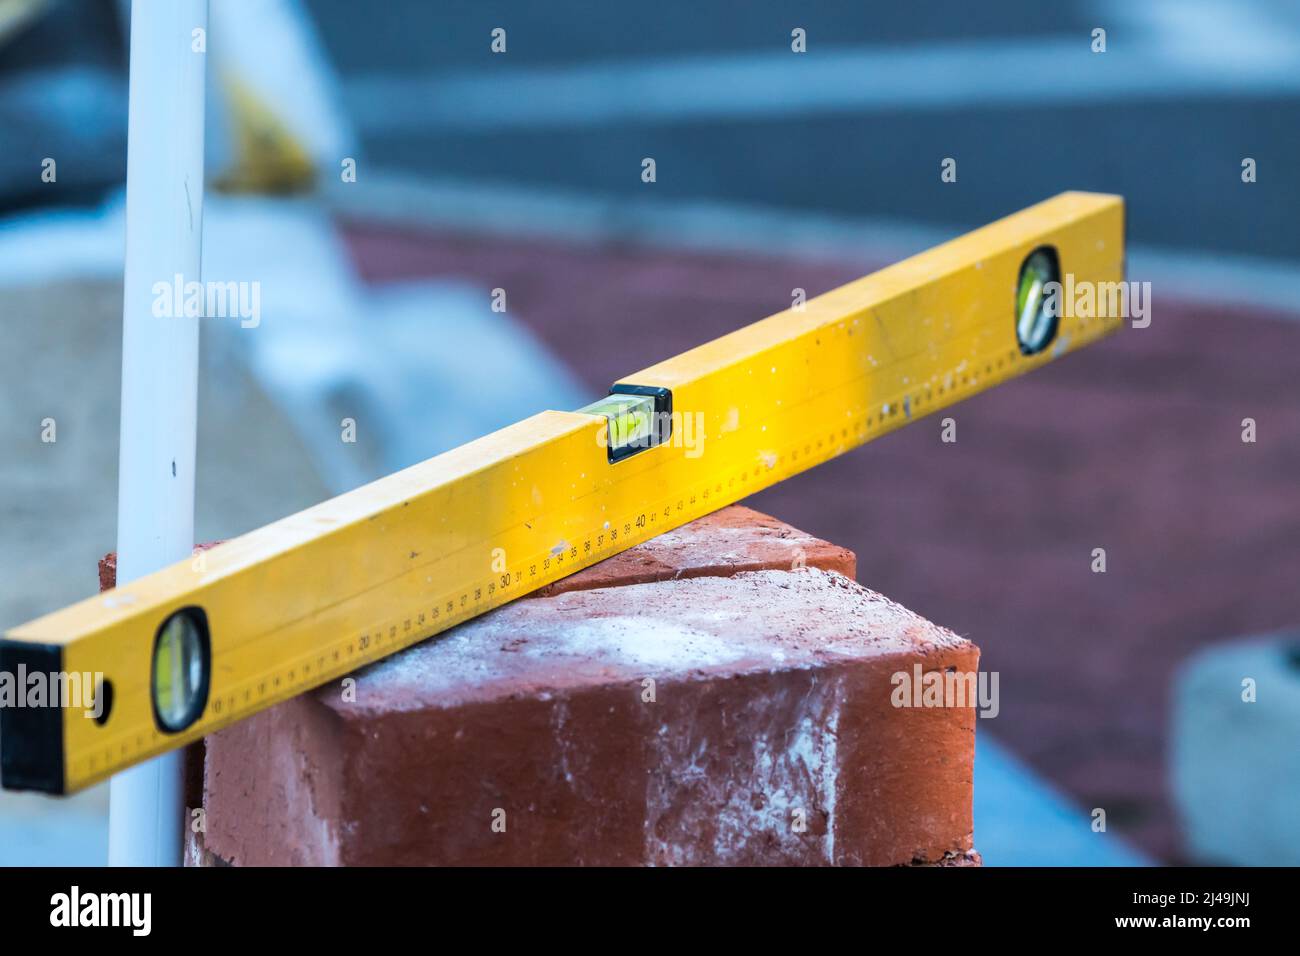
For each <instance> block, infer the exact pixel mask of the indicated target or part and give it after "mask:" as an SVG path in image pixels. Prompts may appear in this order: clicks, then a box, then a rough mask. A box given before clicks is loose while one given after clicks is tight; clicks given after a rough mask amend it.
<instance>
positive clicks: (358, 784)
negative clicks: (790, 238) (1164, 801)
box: [189, 506, 979, 865]
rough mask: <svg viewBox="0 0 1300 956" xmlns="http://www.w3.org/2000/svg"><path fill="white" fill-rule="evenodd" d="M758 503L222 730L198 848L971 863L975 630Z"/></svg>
mask: <svg viewBox="0 0 1300 956" xmlns="http://www.w3.org/2000/svg"><path fill="white" fill-rule="evenodd" d="M855 564H856V562H855V557H854V555H853V553H852V552H850V551H847V550H845V549H843V548H839V547H835V546H834V545H831V544H828V543H827V542H825V541H821V540H819V539H816V538H812V537H810V536H808V535H806V534H804V533H802V532H800V531H797V530H796V529H794V528H791V527H790V526H788V525H785V524H783V523H782V522H780V521H777V520H775V519H773V518H770V517H768V516H766V515H762V514H759V513H757V512H754V511H752V510H750V509H747V508H743V507H739V506H735V507H731V508H727V509H724V510H722V511H720V512H718V513H716V514H713V515H710V516H708V517H706V518H703V519H700V520H699V521H695V522H693V523H691V524H689V525H686V526H684V527H682V528H680V529H678V530H676V531H672V532H669V533H667V534H663V535H660V536H659V537H657V538H655V539H653V540H652V541H650V542H647V543H646V544H643V545H640V546H638V547H636V548H633V549H630V550H629V551H627V552H624V553H623V554H621V555H618V556H616V557H613V558H610V559H608V560H606V561H604V562H602V563H601V564H598V565H596V566H594V567H592V568H589V569H587V570H585V571H582V572H579V573H578V574H575V575H573V576H571V577H569V578H566V579H564V580H562V581H559V582H557V583H555V584H553V585H550V586H549V587H547V588H546V589H544V590H543V591H541V592H539V593H538V594H536V595H534V596H533V597H532V598H529V599H524V600H520V601H516V602H514V603H513V604H510V605H508V606H506V607H503V608H500V609H498V610H496V611H493V612H491V613H489V614H487V615H484V616H483V617H481V618H479V619H477V620H474V621H471V622H468V623H466V624H463V625H460V626H459V627H456V628H454V629H452V630H450V631H448V632H446V633H445V634H442V635H439V636H437V637H435V638H433V639H431V640H429V641H426V642H425V643H423V644H419V645H417V646H415V647H412V648H409V649H407V650H405V651H403V652H401V653H399V654H396V655H394V656H393V657H390V658H388V659H386V660H384V661H381V662H379V663H377V664H375V665H372V666H370V667H367V668H365V669H364V670H361V671H359V672H358V673H356V674H355V675H353V677H352V678H350V679H347V680H344V681H341V682H340V681H335V682H332V683H330V684H328V685H326V686H324V687H321V688H319V689H317V690H315V691H313V692H311V693H308V694H304V695H302V696H300V697H298V698H296V699H294V700H291V701H288V702H286V703H283V704H280V705H278V706H276V707H273V708H271V709H269V710H267V711H264V712H262V713H260V714H258V715H256V716H254V717H252V718H249V719H247V720H244V721H242V722H240V723H238V724H236V725H234V726H232V727H229V728H227V729H225V730H222V731H220V732H219V733H216V734H214V735H212V736H210V737H209V738H207V741H206V756H205V759H204V772H203V783H202V802H203V808H204V814H203V820H204V828H203V829H204V831H205V832H203V833H201V834H194V833H191V837H190V844H191V848H190V853H189V857H190V860H189V862H191V863H193V864H199V865H204V864H206V865H212V864H233V865H289V864H306V865H387V864H395V865H440V864H445V865H465V864H496V865H516V864H523V865H643V864H650V865H655V864H658V865H731V864H742V865H743V864H748V865H755V864H759V865H761V864H787V865H826V864H840V865H911V864H923V865H924V864H929V865H971V864H977V863H978V861H979V857H978V855H977V854H976V853H975V852H974V850H973V848H972V845H971V769H972V761H973V756H974V734H975V720H974V717H975V713H974V710H973V709H972V707H971V706H960V707H952V706H946V707H937V708H933V707H907V706H903V707H900V706H896V703H897V695H896V694H895V693H894V691H895V688H896V679H895V675H898V674H905V675H907V676H908V678H909V679H910V678H911V677H912V675H913V674H914V673H915V668H916V666H917V665H919V667H920V669H921V672H922V673H940V674H948V673H952V672H954V671H955V672H958V673H968V672H974V671H975V670H976V669H977V667H978V658H979V651H978V648H976V647H975V646H974V645H973V644H971V643H970V642H969V641H966V640H963V639H962V638H959V637H957V636H956V635H954V634H952V633H951V632H949V631H947V630H944V629H943V628H940V627H937V626H936V625H934V624H931V623H929V622H928V621H926V620H924V619H922V618H920V617H918V616H917V615H915V614H913V613H912V612H910V611H908V610H906V609H905V608H902V607H899V606H898V605H897V604H894V603H893V602H891V601H889V600H887V599H886V598H884V597H881V596H880V595H878V594H876V593H874V592H872V591H869V590H867V589H866V588H864V587H862V586H860V585H858V584H857V583H855V581H854V580H853V578H854V573H855Z"/></svg>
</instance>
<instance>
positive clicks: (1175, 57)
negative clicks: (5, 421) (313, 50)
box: [344, 7, 1300, 135]
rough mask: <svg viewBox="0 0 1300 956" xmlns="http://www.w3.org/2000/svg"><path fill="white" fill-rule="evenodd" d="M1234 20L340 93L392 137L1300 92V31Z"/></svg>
mask: <svg viewBox="0 0 1300 956" xmlns="http://www.w3.org/2000/svg"><path fill="white" fill-rule="evenodd" d="M1237 15H1238V13H1237V9H1236V7H1233V8H1232V9H1228V10H1225V11H1224V12H1223V17H1224V21H1225V22H1224V23H1223V24H1218V23H1215V24H1214V28H1213V29H1212V30H1209V32H1208V36H1207V34H1204V33H1202V34H1197V35H1194V36H1192V35H1189V34H1188V33H1187V32H1186V31H1182V32H1178V31H1171V32H1168V33H1158V32H1157V33H1153V32H1152V31H1151V30H1150V29H1148V28H1147V27H1146V26H1136V25H1135V27H1134V32H1133V33H1129V34H1125V33H1123V32H1122V31H1119V30H1116V31H1115V32H1113V33H1111V34H1110V35H1109V37H1108V43H1109V50H1108V52H1106V53H1105V54H1094V53H1093V52H1091V49H1090V43H1091V39H1090V36H1089V34H1088V33H1087V32H1086V31H1081V32H1080V33H1079V35H1078V36H1070V37H1052V38H1038V39H1032V40H1010V41H1007V40H998V41H958V42H945V43H933V44H924V45H915V46H892V47H875V46H871V47H834V46H830V45H827V46H824V47H821V48H820V49H815V51H814V52H810V53H808V54H807V55H802V56H796V55H794V54H792V53H790V52H788V51H786V50H783V49H777V50H773V51H772V52H765V53H740V54H737V53H727V54H710V55H708V56H692V57H681V58H676V59H655V60H640V61H637V60H625V61H624V60H620V61H617V62H609V63H599V64H575V65H569V66H562V67H531V68H517V69H508V70H503V71H502V72H499V73H493V74H491V75H485V71H483V70H476V71H474V72H463V73H447V74H426V75H396V74H387V73H385V74H369V75H366V74H363V75H359V76H356V77H352V78H350V79H347V80H345V86H344V98H345V101H346V103H347V105H348V108H349V111H350V113H351V114H352V115H353V116H354V117H356V121H357V123H358V125H359V126H360V128H361V130H362V132H363V134H367V133H368V134H371V135H374V134H386V135H391V134H397V133H410V132H413V131H419V130H439V129H461V130H475V131H496V130H504V129H528V128H544V127H590V126H600V125H607V124H611V123H617V122H641V123H644V122H667V121H684V120H704V119H711V118H718V117H726V118H731V119H752V118H756V117H781V116H807V115H818V114H822V115H824V114H828V113H856V114H861V113H868V112H897V111H900V110H908V111H913V112H915V111H917V110H925V109H931V110H951V109H958V108H962V107H974V106H978V107H991V106H992V107H997V106H1026V105H1036V104H1070V103H1097V102H1105V101H1113V100H1121V99H1122V100H1131V99H1133V98H1146V99H1167V98H1179V99H1183V98H1187V97H1191V96H1208V97H1216V98H1230V97H1234V96H1245V95H1251V96H1260V95H1277V94H1293V93H1296V92H1300V69H1297V68H1296V63H1297V62H1300V37H1297V35H1296V34H1295V33H1294V32H1292V31H1287V30H1282V29H1279V30H1276V31H1272V32H1269V31H1262V32H1264V33H1265V34H1266V36H1267V42H1245V43H1243V42H1228V41H1227V40H1226V39H1225V42H1223V43H1219V42H1218V41H1219V40H1220V38H1221V37H1222V38H1231V37H1234V36H1235V37H1237V38H1238V40H1240V37H1241V34H1240V32H1234V31H1233V29H1232V28H1231V27H1230V26H1228V25H1227V24H1228V23H1229V22H1230V21H1232V20H1233V19H1234V18H1235V17H1236V16H1237ZM1255 32H1256V31H1252V32H1251V33H1250V34H1248V37H1250V36H1255ZM1134 34H1137V35H1136V36H1135V35H1134ZM1207 39H1209V40H1212V41H1214V42H1209V43H1207V42H1205V41H1206V40H1207Z"/></svg>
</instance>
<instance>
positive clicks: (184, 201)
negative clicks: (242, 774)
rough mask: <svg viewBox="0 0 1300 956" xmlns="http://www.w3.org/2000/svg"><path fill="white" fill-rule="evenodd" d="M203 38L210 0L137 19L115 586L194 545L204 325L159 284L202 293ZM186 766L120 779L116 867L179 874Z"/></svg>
mask: <svg viewBox="0 0 1300 956" xmlns="http://www.w3.org/2000/svg"><path fill="white" fill-rule="evenodd" d="M207 25H208V4H207V0H133V3H132V6H131V92H130V118H129V120H128V128H127V171H126V274H125V288H124V291H123V296H122V428H121V451H120V457H119V460H118V488H117V580H118V583H119V584H122V583H125V582H127V581H130V580H132V579H133V578H138V577H140V576H141V575H144V574H148V573H150V572H152V571H156V570H157V569H159V568H162V567H165V566H166V565H169V564H173V563H175V562H176V561H179V560H181V559H183V558H186V557H188V556H189V555H190V552H191V550H192V548H193V546H194V442H195V437H194V436H195V415H196V411H197V407H196V406H197V398H198V395H197V393H198V358H199V320H198V318H196V317H188V318H187V317H183V316H170V317H160V316H157V315H155V312H154V302H155V299H156V298H158V295H159V292H158V290H156V289H155V284H156V283H165V284H166V294H167V295H169V296H172V301H173V302H174V301H175V297H176V296H177V295H179V297H180V298H181V300H182V301H183V300H184V298H185V295H184V293H185V290H184V288H182V289H181V290H180V291H179V293H176V292H175V291H174V290H173V288H172V287H173V285H174V284H175V282H176V277H177V276H181V277H183V278H182V282H186V283H188V282H198V281H200V273H199V254H200V248H201V236H202V226H203V111H204V100H203V96H204V72H205V64H206V60H207V54H206V52H205V51H206V43H207ZM196 30H201V31H202V34H196V33H195V31H196ZM199 37H201V40H202V44H201V49H200V50H196V49H195V47H196V46H199V45H200V44H199V42H198V40H199ZM141 639H142V640H150V641H152V635H150V636H148V637H142V638H141ZM181 761H182V752H181V751H176V752H173V753H171V754H168V755H167V756H165V757H160V758H157V759H154V760H151V761H149V762H148V763H145V764H141V765H138V766H136V767H133V768H132V769H130V770H127V771H125V772H123V773H120V774H118V775H117V776H116V777H114V778H113V780H112V783H111V786H110V803H109V827H108V862H109V865H110V866H179V865H180V862H181V840H182V835H183V832H184V831H183V827H184V791H183V787H182V777H181V766H182V765H181Z"/></svg>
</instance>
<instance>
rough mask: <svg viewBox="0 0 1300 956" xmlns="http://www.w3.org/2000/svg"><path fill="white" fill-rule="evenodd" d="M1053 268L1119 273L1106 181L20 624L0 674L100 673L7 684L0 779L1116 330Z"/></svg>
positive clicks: (61, 782)
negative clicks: (37, 692)
mask: <svg viewBox="0 0 1300 956" xmlns="http://www.w3.org/2000/svg"><path fill="white" fill-rule="evenodd" d="M1066 273H1068V274H1069V275H1071V276H1072V277H1073V279H1074V282H1075V284H1076V285H1077V284H1078V283H1083V282H1092V283H1098V284H1101V283H1118V282H1121V281H1123V278H1124V206H1123V202H1122V200H1121V199H1119V198H1118V197H1115V196H1103V195H1095V194H1089V193H1064V194H1062V195H1059V196H1057V197H1055V198H1053V199H1049V200H1047V201H1046V202H1042V203H1039V204H1038V205H1036V206H1032V207H1030V208H1029V209H1026V210H1024V211H1022V212H1019V213H1016V214H1015V215H1012V216H1009V217H1007V218H1006V219H1002V220H1000V221H998V222H995V223H993V224H991V225H989V226H985V227H984V228H982V229H978V230H976V231H974V232H972V233H969V234H967V235H965V236H962V237H961V238H958V239H955V240H953V241H952V242H948V243H945V244H944V245H941V246H938V247H936V248H934V249H931V250H929V251H927V252H924V253H921V254H920V255H917V256H915V257H913V258H911V259H908V260H906V261H904V262H900V263H898V264H897V265H894V266H890V267H889V268H887V269H883V270H881V271H880V272H877V273H874V274H873V275H870V276H867V277H865V278H863V279H859V280H857V281H856V282H852V283H850V284H848V285H846V286H843V287H841V288H839V289H836V290H834V291H832V292H828V293H826V294H825V295H822V296H819V297H817V298H815V299H812V300H810V301H808V302H807V303H806V304H805V305H804V306H803V307H801V308H800V307H796V308H792V309H790V310H787V311H785V312H781V313H779V314H777V315H773V316H771V317H769V318H766V319H763V320H762V321H759V322H756V323H754V324H753V325H749V326H746V327H745V328H742V329H739V330H737V331H735V332H732V333H731V334H729V335H724V336H723V337H721V338H719V339H716V340H714V341H712V342H709V343H707V344H705V345H701V346H699V347H698V348H694V349H692V350H690V351H689V352H686V353H684V354H682V355H679V356H677V357H676V358H671V359H668V360H667V361H664V362H661V363H659V364H658V365H653V366H651V367H650V368H648V369H645V370H644V371H641V372H639V373H637V374H636V375H633V376H631V377H630V378H628V379H626V380H624V381H622V382H619V383H618V384H616V385H615V386H614V387H613V389H612V390H611V395H610V397H608V398H606V399H602V400H601V401H600V402H597V403H595V404H594V405H592V406H588V408H586V409H583V410H581V411H578V412H554V411H551V412H542V413H541V414H538V415H535V416H533V417H532V418H529V419H527V420H525V421H522V422H519V423H518V424H516V425H512V426H510V427H508V428H504V429H502V430H501V431H498V432H495V433H493V434H491V435H488V436H486V437H484V438H480V439H478V440H477V441H473V442H470V443H469V444H467V445H463V446H461V447H460V448H457V449H454V450H452V451H449V452H447V453H446V454H443V455H439V456H437V457H436V458H431V459H429V460H428V461H426V462H423V463H422V464H419V465H415V466H414V467H411V468H408V469H406V470H405V471H400V472H398V473H397V474H394V475H390V476H389V477H387V478H384V479H381V480H380V481H376V482H374V483H373V484H369V485H366V486H365V487H362V488H358V489H357V490H355V491H352V492H349V493H347V494H344V495H341V496H339V497H337V498H334V499H332V500H330V501H326V502H324V503H323V504H320V505H317V506H315V507H313V508H309V509H307V510H306V511H303V512H300V513H299V514H296V515H292V516H291V517H288V518H285V519H283V520H281V521H277V522H275V523H274V524H271V525H268V526H266V527H265V528H261V529H259V530H257V531H254V532H251V533H250V534H246V535H244V536H243V537H241V538H236V539H234V540H231V541H228V542H226V543H224V544H222V545H220V546H219V547H216V548H213V549H212V550H210V551H207V552H205V553H204V554H202V555H201V556H198V557H196V558H195V559H194V560H193V561H189V560H187V561H182V562H179V563H177V564H175V565H172V566H171V567H169V568H165V569H163V570H161V571H159V572H157V573H155V574H151V575H149V576H147V577H144V578H141V579H139V580H136V581H132V582H131V583H129V584H127V585H124V586H122V587H119V588H116V589H114V590H112V591H108V592H106V593H104V594H102V595H99V596H97V597H93V598H90V599H88V600H85V601H82V602H81V603H79V604H74V605H72V606H71V607H68V608H65V609H63V610H61V611H57V612H55V613H53V614H50V615H47V616H45V617H42V618H40V619H38V620H36V621H32V622H31V623H29V624H24V625H22V626H21V627H18V628H15V629H14V630H12V631H10V632H8V633H7V634H6V635H5V636H4V637H3V638H2V639H0V672H4V673H7V674H10V675H14V674H17V673H18V672H19V671H20V670H21V671H22V672H23V673H25V674H27V675H32V674H47V675H65V676H66V675H93V676H91V677H88V678H87V682H90V683H93V684H94V687H95V689H94V691H93V694H94V695H95V696H96V698H97V699H96V701H95V704H96V705H97V706H89V707H88V706H86V704H85V703H84V702H79V701H69V700H66V699H54V698H56V697H59V698H62V697H63V696H66V695H57V694H50V695H47V697H48V699H46V700H44V701H43V702H37V701H23V700H21V699H20V700H16V701H9V702H7V703H5V706H3V708H2V709H0V738H2V740H0V766H2V770H3V783H4V786H6V787H11V788H26V789H36V790H45V791H49V792H53V793H68V792H72V791H75V790H78V789H81V788H83V787H85V786H87V785H88V784H91V783H93V782H95V781H97V780H99V779H101V778H103V777H106V776H109V775H110V774H113V773H115V772H116V771H119V770H122V769H123V768H125V767H127V766H129V765H131V764H133V763H136V762H137V761H140V760H143V759H145V758H147V757H151V756H153V755H155V754H158V753H161V752H163V751H166V750H169V749H171V748H174V747H178V746H180V745H182V744H184V743H187V742H189V741H192V740H195V739H197V738H199V737H202V736H203V735H205V734H209V733H211V732H213V731H215V730H217V729H219V728H221V727H223V726H225V725H227V724H229V723H231V722H232V721H235V720H239V719H240V718H242V717H246V716H248V715H249V714H252V713H254V712H256V711H258V710H261V709H262V708H264V707H268V706H270V705H271V704H274V703H276V702H277V701H281V700H284V699H286V698H288V697H291V696H293V695H295V694H298V693H301V692H302V691H305V690H307V689H309V688H312V687H315V686H318V685H320V684H322V683H324V682H326V681H328V680H330V679H332V678H335V677H338V676H340V675H343V674H346V673H347V672H349V671H351V670H353V669H355V668H356V667H357V666H358V665H360V664H364V663H367V662H369V661H374V660H377V659H378V658H381V657H384V656H386V655H388V654H392V653H393V652H395V651H397V650H400V649H401V648H404V647H407V646H409V645H411V644H414V643H416V642H417V641H421V640H424V639H425V638H427V637H429V636H430V635H433V634H436V633H438V632H439V631H442V630H445V629H447V628H449V627H451V626H452V625H454V624H458V623H460V622H461V621H465V620H467V619H469V618H472V617H474V616H475V615H478V614H482V613H483V612H485V611H487V610H489V609H491V608H494V607H497V606H499V605H501V604H504V603H505V602H507V601H510V600H513V599H514V598H517V597H520V596H521V595H524V594H527V593H528V592H530V591H533V590H535V589H537V588H539V587H542V586H543V585H546V584H549V583H550V582H552V581H555V580H556V579H558V578H561V577H564V576H565V575H567V574H571V573H573V572H574V571H577V570H579V569H581V568H584V567H586V566H588V565H590V564H594V563H595V562H597V561H599V560H601V559H602V558H605V557H608V556H609V555H611V554H615V553H617V552H619V551H622V550H624V549H626V548H629V547H631V546H632V545H635V544H638V543H640V542H642V541H645V540H646V539H648V538H650V537H652V536H654V535H656V534H658V533H660V532H662V531H667V530H668V529H670V528H674V527H677V526H678V525H681V524H684V523H686V522H688V521H691V520H693V519H695V518H698V517H700V516H701V515H704V514H706V513H708V512H710V511H713V510H715V509H717V508H720V507H722V506H723V505H726V504H729V503H731V502H734V501H737V500H738V499H740V498H743V497H745V496H747V495H750V494H753V493H754V492H756V491H758V490H760V489H762V488H766V487H767V486H769V485H772V484H774V483H776V482H778V481H781V480H783V479H785V478H788V477H790V476H791V475H793V474H796V473H798V472H800V471H803V470H805V469H807V468H811V467H812V466H814V465H816V464H818V463H820V462H823V461H825V460H826V459H828V458H832V457H834V456H836V455H839V454H842V453H843V452H845V451H848V450H849V449H850V448H853V447H855V446H857V445H861V444H863V443H864V442H867V441H870V440H872V439H873V438H877V437H879V436H880V435H883V434H885V433H886V432H889V431H892V430H894V429H896V428H898V427H900V426H902V425H904V424H906V423H907V422H908V421H910V420H912V419H914V418H917V417H919V416H922V415H926V414H929V413H930V412H933V411H936V410H937V409H940V408H944V407H945V406H948V405H951V404H953V403H954V402H957V401H960V400H961V399H963V398H966V397H968V396H970V395H973V394H976V393H977V392H980V391H983V390H984V389H986V388H989V387H991V386H993V385H996V384H998V383H999V382H1002V381H1005V380H1006V379H1008V378H1011V377H1012V376H1015V375H1020V374H1023V373H1024V372H1028V371H1030V370H1031V369H1034V368H1037V367H1038V366H1039V365H1041V364H1043V363H1044V362H1047V361H1050V360H1051V359H1052V358H1054V357H1056V356H1058V355H1061V354H1063V353H1065V352H1068V351H1072V350H1074V349H1077V348H1079V347H1081V346H1083V345H1086V344H1088V343H1090V342H1092V341H1094V340H1095V339H1097V338H1099V337H1101V336H1102V335H1105V334H1106V333H1108V332H1110V331H1113V330H1114V329H1116V328H1118V327H1119V324H1120V322H1121V318H1120V317H1119V316H1117V315H1109V316H1089V315H1079V314H1078V310H1073V311H1071V312H1068V313H1067V314H1064V315H1058V314H1057V310H1054V309H1051V308H1049V307H1048V306H1047V303H1048V301H1049V298H1050V296H1049V292H1050V289H1051V283H1053V282H1055V281H1059V280H1060V279H1061V277H1062V275H1063V274H1066ZM1111 287H1112V288H1113V286H1111ZM688 422H689V423H690V425H691V426H692V428H693V429H694V436H693V439H692V440H691V441H685V440H683V436H684V434H686V433H687V432H688V431H689V429H688V428H687V427H686V425H687V423H688ZM29 679H30V678H29ZM21 694H22V690H21V688H20V689H19V695H20V696H21ZM24 704H29V706H24ZM96 711H98V713H96Z"/></svg>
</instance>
